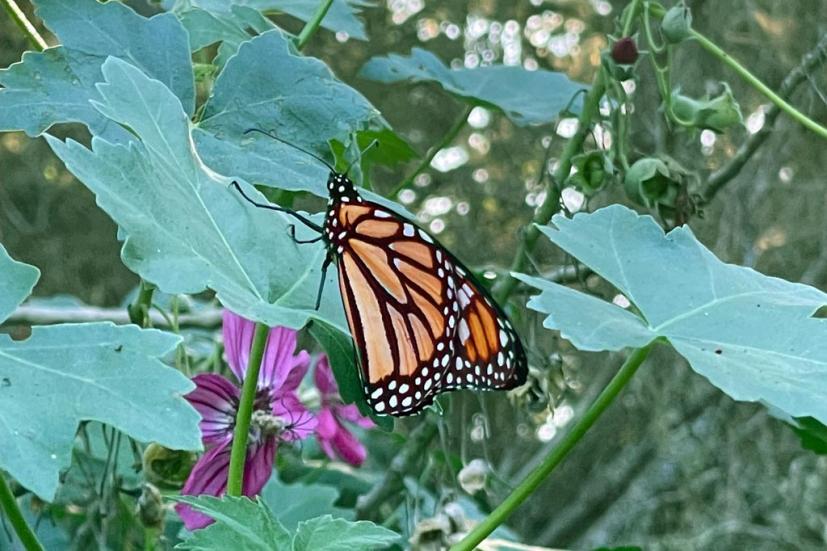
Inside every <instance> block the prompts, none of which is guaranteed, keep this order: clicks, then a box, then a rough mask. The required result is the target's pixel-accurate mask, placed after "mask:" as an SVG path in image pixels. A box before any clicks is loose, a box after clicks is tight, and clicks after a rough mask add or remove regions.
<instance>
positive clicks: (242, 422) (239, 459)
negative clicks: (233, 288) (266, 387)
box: [227, 323, 270, 497]
mask: <svg viewBox="0 0 827 551" xmlns="http://www.w3.org/2000/svg"><path fill="white" fill-rule="evenodd" d="M269 333H270V329H269V328H268V327H267V326H266V325H264V324H263V323H256V331H255V333H254V334H253V347H252V349H251V350H250V358H249V359H248V360H247V373H246V374H245V375H244V384H243V386H242V388H241V400H240V402H239V404H238V412H237V413H236V416H235V428H234V429H233V447H232V449H231V450H230V472H229V476H228V478H227V495H228V496H234V497H240V496H241V489H242V487H243V483H244V464H245V463H246V459H247V438H248V436H249V433H250V419H251V418H252V416H253V402H254V401H255V399H256V385H257V384H258V373H259V371H260V370H261V360H262V358H263V357H264V348H265V345H266V344H267V335H268V334H269Z"/></svg>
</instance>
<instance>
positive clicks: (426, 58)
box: [360, 48, 587, 126]
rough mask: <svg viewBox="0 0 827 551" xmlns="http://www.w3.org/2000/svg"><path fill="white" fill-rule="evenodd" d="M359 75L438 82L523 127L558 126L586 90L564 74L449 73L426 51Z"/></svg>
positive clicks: (384, 61)
mask: <svg viewBox="0 0 827 551" xmlns="http://www.w3.org/2000/svg"><path fill="white" fill-rule="evenodd" d="M360 74H361V76H363V77H365V78H369V79H371V80H376V81H379V82H400V81H405V80H409V81H413V82H423V81H424V82H436V83H437V84H439V85H440V86H442V87H443V88H444V89H445V90H446V91H448V92H450V93H452V94H454V95H456V96H459V97H461V98H463V99H466V100H469V101H471V102H476V103H481V104H483V105H487V106H492V107H495V108H497V109H499V110H501V111H502V112H503V113H504V114H505V115H506V116H507V117H508V118H509V119H511V120H512V121H513V122H514V123H515V124H518V125H520V126H525V125H530V124H544V123H548V122H551V121H553V120H555V119H556V118H557V117H558V115H559V113H560V111H563V110H564V109H566V107H569V104H570V102H572V99H573V97H574V95H575V94H576V93H577V92H578V91H580V90H583V89H585V88H587V86H586V85H584V84H579V83H577V82H574V81H572V80H569V78H568V77H567V76H566V75H564V74H562V73H555V72H553V71H546V70H544V69H540V70H537V71H527V70H525V69H523V68H522V67H513V66H506V65H492V66H488V67H479V68H477V69H449V68H448V67H446V66H445V64H444V63H442V61H440V60H439V58H437V57H436V56H435V55H434V54H432V53H430V52H428V51H426V50H423V49H421V48H414V49H413V50H411V55H410V56H407V57H406V56H401V55H398V54H390V55H388V56H387V57H375V58H373V59H371V60H370V61H368V62H367V63H366V64H365V66H364V67H362V70H361V73H360ZM578 105H579V104H578V103H577V102H576V101H575V102H574V104H573V105H572V106H571V108H572V109H573V110H575V111H576V110H577V106H578Z"/></svg>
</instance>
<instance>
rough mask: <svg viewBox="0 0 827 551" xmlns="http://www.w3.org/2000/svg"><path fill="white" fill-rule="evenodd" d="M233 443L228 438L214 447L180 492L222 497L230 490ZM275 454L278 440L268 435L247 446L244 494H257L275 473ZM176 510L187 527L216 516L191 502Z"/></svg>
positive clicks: (193, 526)
mask: <svg viewBox="0 0 827 551" xmlns="http://www.w3.org/2000/svg"><path fill="white" fill-rule="evenodd" d="M231 449H232V445H231V443H230V442H229V441H228V442H226V443H224V444H222V445H219V446H216V447H215V448H212V449H211V450H209V451H208V452H207V453H205V454H204V455H203V456H201V459H199V460H198V462H197V463H196V464H195V467H193V469H192V472H191V473H190V476H189V478H187V482H186V483H185V484H184V487H183V488H182V489H181V495H192V496H199V495H210V496H216V497H217V496H222V495H224V493H226V491H227V477H228V475H229V468H230V452H231ZM275 457H276V440H275V439H274V438H268V439H267V440H266V441H265V442H255V443H251V444H250V445H248V446H247V457H246V459H245V461H244V482H243V484H242V491H241V493H242V494H244V495H245V496H249V497H252V496H254V495H257V494H258V493H259V492H260V491H261V489H262V488H263V487H264V485H265V484H266V483H267V480H269V479H270V475H271V474H272V472H273V462H274V460H275ZM175 510H176V511H177V512H178V515H179V516H180V517H181V520H183V521H184V526H186V527H187V530H190V531H192V530H197V529H198V528H204V527H205V526H208V525H210V524H212V522H213V519H212V518H210V517H209V516H207V515H204V514H202V513H199V512H198V511H195V510H194V509H193V508H192V507H190V506H189V505H185V504H183V503H179V504H177V505H176V506H175Z"/></svg>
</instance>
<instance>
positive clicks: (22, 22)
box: [0, 0, 49, 52]
mask: <svg viewBox="0 0 827 551" xmlns="http://www.w3.org/2000/svg"><path fill="white" fill-rule="evenodd" d="M0 2H2V4H3V7H4V8H6V11H7V12H8V14H9V16H10V17H11V18H12V20H13V21H14V22H15V23H17V26H18V27H20V30H22V31H23V33H24V34H25V35H26V38H28V39H29V43H30V44H31V45H32V47H33V48H34V49H35V50H37V51H38V52H42V51H43V50H45V49H46V48H48V47H49V45H48V44H47V43H46V41H45V40H44V39H43V37H42V36H40V33H39V32H37V29H36V28H35V26H34V25H33V24H32V22H31V21H29V19H28V18H27V17H26V14H25V13H24V12H23V10H21V9H20V6H18V5H17V2H15V1H14V0H0Z"/></svg>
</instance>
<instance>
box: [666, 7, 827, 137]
mask: <svg viewBox="0 0 827 551" xmlns="http://www.w3.org/2000/svg"><path fill="white" fill-rule="evenodd" d="M650 10H651V12H652V15H653V16H655V17H663V15H664V14H665V13H666V12H665V10H664V8H663V7H662V6H660V5H658V4H654V3H653V4H651V6H650ZM690 33H691V35H692V38H694V39H695V40H697V41H698V43H699V44H700V45H701V47H702V48H704V49H705V50H706V51H708V52H709V53H711V54H712V55H713V56H715V57H717V58H718V59H719V60H721V61H723V62H724V63H726V64H727V65H729V66H730V67H731V68H732V69H734V70H735V72H736V73H738V75H739V76H740V77H741V78H743V79H744V80H745V81H746V82H747V84H749V85H750V86H752V87H753V88H755V89H756V90H758V91H759V92H761V93H762V94H764V95H765V96H766V97H767V99H769V100H770V101H771V102H773V103H774V104H775V105H777V106H778V108H779V109H781V110H782V111H784V112H785V113H787V114H788V115H789V116H790V117H792V118H793V119H794V120H795V121H797V122H798V123H800V124H801V125H802V126H804V127H805V128H807V129H809V130H812V131H813V132H815V133H816V134H818V135H819V136H821V137H822V138H827V128H825V127H823V126H821V125H820V124H818V123H817V122H815V121H814V120H813V119H811V118H810V117H808V116H807V115H805V114H804V113H802V112H801V111H799V110H798V109H796V108H795V107H793V106H792V105H790V104H789V103H787V102H786V101H785V100H784V98H782V97H781V96H780V95H778V94H776V93H775V92H774V91H773V90H772V88H770V87H769V86H767V85H766V84H764V83H763V82H761V80H760V79H759V78H758V77H757V76H755V75H754V74H752V73H751V72H750V71H749V69H747V68H746V67H744V66H743V65H741V64H740V63H739V62H738V61H737V60H736V59H734V58H733V57H732V56H731V55H729V54H728V53H726V52H725V51H724V50H723V49H722V48H721V47H720V46H718V45H717V44H715V43H714V42H712V41H711V40H710V39H708V38H707V37H706V36H704V35H702V34H701V33H699V32H698V31H696V30H695V29H691V30H690Z"/></svg>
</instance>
